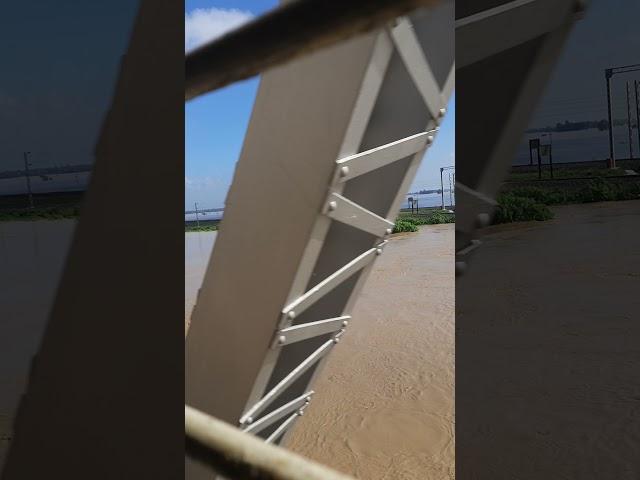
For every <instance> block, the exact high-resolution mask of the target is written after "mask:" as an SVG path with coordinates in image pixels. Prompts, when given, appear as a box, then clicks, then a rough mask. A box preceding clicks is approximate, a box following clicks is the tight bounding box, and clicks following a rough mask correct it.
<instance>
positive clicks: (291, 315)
mask: <svg viewBox="0 0 640 480" xmlns="http://www.w3.org/2000/svg"><path fill="white" fill-rule="evenodd" d="M287 318H288V319H289V320H293V319H294V318H296V312H294V311H293V310H291V311H290V312H289V313H287Z"/></svg>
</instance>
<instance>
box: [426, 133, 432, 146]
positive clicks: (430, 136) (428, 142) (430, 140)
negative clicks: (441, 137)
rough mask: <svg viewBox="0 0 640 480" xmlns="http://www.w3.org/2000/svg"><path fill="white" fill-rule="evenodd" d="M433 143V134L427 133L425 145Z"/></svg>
mask: <svg viewBox="0 0 640 480" xmlns="http://www.w3.org/2000/svg"><path fill="white" fill-rule="evenodd" d="M432 143H433V135H429V136H428V137H427V145H431V144H432Z"/></svg>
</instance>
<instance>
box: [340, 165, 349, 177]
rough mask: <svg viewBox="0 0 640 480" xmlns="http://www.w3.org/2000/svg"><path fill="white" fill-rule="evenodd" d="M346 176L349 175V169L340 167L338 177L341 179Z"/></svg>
mask: <svg viewBox="0 0 640 480" xmlns="http://www.w3.org/2000/svg"><path fill="white" fill-rule="evenodd" d="M347 175H349V167H347V166H346V165H345V166H344V167H342V168H341V169H340V176H341V177H346V176H347Z"/></svg>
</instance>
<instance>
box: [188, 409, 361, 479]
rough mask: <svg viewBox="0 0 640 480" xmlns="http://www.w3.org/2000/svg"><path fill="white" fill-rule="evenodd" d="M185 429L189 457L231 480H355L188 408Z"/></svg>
mask: <svg viewBox="0 0 640 480" xmlns="http://www.w3.org/2000/svg"><path fill="white" fill-rule="evenodd" d="M184 428H185V433H186V435H187V444H186V451H187V455H189V456H191V457H192V458H196V459H198V460H199V461H201V462H203V463H205V464H207V465H209V466H210V467H212V468H213V469H214V470H215V471H216V472H218V473H220V474H222V475H225V476H229V477H230V478H247V479H267V478H268V479H273V480H354V479H353V477H350V476H348V475H345V474H342V473H339V472H336V471H335V470H332V469H330V468H328V467H325V466H324V465H321V464H319V463H316V462H313V461H311V460H308V459H306V458H304V457H302V456H300V455H297V454H295V453H293V452H290V451H288V450H286V449H284V448H282V447H277V446H275V445H271V444H269V443H265V442H264V441H263V440H262V439H260V438H258V437H256V436H254V435H252V434H249V433H245V432H243V431H241V430H240V429H238V428H236V427H234V426H232V425H229V424H228V423H225V422H223V421H221V420H218V419H217V418H214V417H211V416H209V415H207V414H205V413H202V412H200V411H198V410H196V409H194V408H192V407H189V406H187V405H185V407H184Z"/></svg>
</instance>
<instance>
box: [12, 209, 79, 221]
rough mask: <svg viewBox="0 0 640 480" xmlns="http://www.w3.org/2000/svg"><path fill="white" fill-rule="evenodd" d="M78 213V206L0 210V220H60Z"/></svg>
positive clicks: (76, 215) (75, 216)
mask: <svg viewBox="0 0 640 480" xmlns="http://www.w3.org/2000/svg"><path fill="white" fill-rule="evenodd" d="M79 215H80V207H79V206H75V207H53V208H34V209H29V210H26V209H25V210H8V211H5V212H2V211H0V222H12V221H13V222H15V221H33V220H61V219H64V218H77V217H78V216H79Z"/></svg>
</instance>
